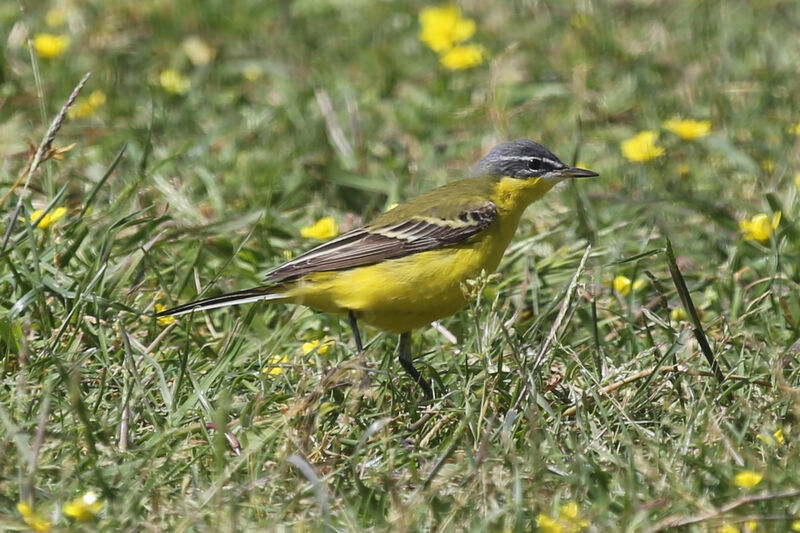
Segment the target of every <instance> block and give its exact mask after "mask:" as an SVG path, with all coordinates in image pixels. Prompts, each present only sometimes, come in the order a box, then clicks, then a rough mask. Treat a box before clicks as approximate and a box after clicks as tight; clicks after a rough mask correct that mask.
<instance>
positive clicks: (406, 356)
mask: <svg viewBox="0 0 800 533" xmlns="http://www.w3.org/2000/svg"><path fill="white" fill-rule="evenodd" d="M400 364H401V365H403V368H404V369H405V370H406V372H408V375H409V376H411V377H412V378H413V379H414V381H415V382H416V383H417V385H419V386H420V388H421V389H422V393H423V394H424V395H425V398H427V399H428V400H431V399H433V391H432V390H431V386H430V384H429V383H428V382H427V381H426V380H425V378H423V377H422V376H421V375H420V374H419V371H418V370H417V369H416V368H414V365H413V364H412V362H411V333H409V332H405V333H401V334H400Z"/></svg>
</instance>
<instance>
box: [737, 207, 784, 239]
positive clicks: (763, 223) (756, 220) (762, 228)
mask: <svg viewBox="0 0 800 533" xmlns="http://www.w3.org/2000/svg"><path fill="white" fill-rule="evenodd" d="M780 222H781V212H780V211H776V212H775V214H774V215H772V220H770V218H769V216H768V215H766V214H764V213H759V214H757V215H755V216H754V217H753V218H751V219H750V220H747V219H744V220H740V221H739V229H740V230H741V231H742V233H743V234H744V235H743V236H744V238H745V239H747V240H749V241H759V242H765V241H768V240H769V237H770V235H772V232H773V231H774V230H776V229H778V224H780Z"/></svg>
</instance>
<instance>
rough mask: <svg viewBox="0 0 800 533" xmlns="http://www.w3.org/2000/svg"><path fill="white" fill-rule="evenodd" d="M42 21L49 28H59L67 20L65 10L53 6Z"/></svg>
mask: <svg viewBox="0 0 800 533" xmlns="http://www.w3.org/2000/svg"><path fill="white" fill-rule="evenodd" d="M44 22H45V24H47V25H48V26H50V27H51V28H60V27H61V26H63V25H64V23H66V22H67V12H66V11H64V10H63V9H59V8H57V7H54V8H53V9H50V10H49V11H48V12H47V14H46V15H45V16H44Z"/></svg>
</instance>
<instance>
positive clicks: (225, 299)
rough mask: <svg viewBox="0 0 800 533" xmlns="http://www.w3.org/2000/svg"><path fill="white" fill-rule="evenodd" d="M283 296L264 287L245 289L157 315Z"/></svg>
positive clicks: (277, 298) (191, 303)
mask: <svg viewBox="0 0 800 533" xmlns="http://www.w3.org/2000/svg"><path fill="white" fill-rule="evenodd" d="M283 297H284V295H283V294H280V293H271V292H266V291H265V290H264V289H245V290H243V291H236V292H231V293H228V294H221V295H219V296H212V297H211V298H204V299H202V300H197V301H195V302H190V303H188V304H183V305H179V306H177V307H173V308H172V309H167V310H166V311H162V312H160V313H158V314H157V315H156V316H181V315H187V314H189V313H193V312H195V311H208V310H210V309H218V308H220V307H228V306H231V305H241V304H248V303H253V302H258V301H261V300H279V299H281V298H283Z"/></svg>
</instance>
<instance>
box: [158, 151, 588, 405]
mask: <svg viewBox="0 0 800 533" xmlns="http://www.w3.org/2000/svg"><path fill="white" fill-rule="evenodd" d="M597 175H598V174H597V173H596V172H592V171H591V170H585V169H582V168H577V167H572V166H569V165H566V164H564V163H562V162H561V160H560V159H558V158H557V157H556V156H555V155H553V154H552V153H551V152H550V151H549V150H548V149H547V148H545V147H544V146H542V145H540V144H537V143H535V142H533V141H529V140H527V139H519V140H515V141H509V142H504V143H501V144H499V145H497V146H495V147H494V149H492V151H491V152H489V154H488V155H487V156H486V157H484V158H483V159H481V161H480V162H479V163H478V164H477V165H476V166H475V168H474V169H473V171H472V175H471V177H469V178H466V179H462V180H459V181H455V182H452V183H449V184H447V185H444V186H442V187H439V188H438V189H434V190H432V191H430V192H428V193H425V194H423V195H421V196H418V197H416V198H414V199H412V200H409V201H408V202H405V203H403V204H400V205H398V206H397V207H395V208H394V209H391V210H390V211H388V212H386V213H384V214H383V215H380V216H379V217H378V218H376V219H375V220H373V221H372V222H371V223H370V224H367V225H366V226H363V227H361V228H358V229H355V230H352V231H350V232H348V233H345V234H344V235H342V236H340V237H338V238H336V239H333V240H331V241H328V242H326V243H324V244H321V245H319V246H317V247H316V248H313V249H312V250H310V251H308V252H306V253H304V254H302V255H300V256H298V257H297V258H295V259H293V260H291V261H289V262H288V263H285V264H283V265H281V266H279V267H277V268H274V269H273V270H271V271H269V272H268V273H267V275H266V277H265V278H264V284H263V285H261V286H259V287H255V288H252V289H244V290H241V291H236V292H231V293H228V294H223V295H221V296H213V297H211V298H204V299H202V300H197V301H194V302H191V303H188V304H184V305H180V306H178V307H175V308H172V309H168V310H166V311H163V312H161V313H159V314H158V316H164V315H182V314H186V313H190V312H192V311H201V310H204V309H214V308H217V307H225V306H229V305H237V304H243V303H249V302H256V301H259V300H271V301H275V302H289V303H296V304H303V305H307V306H309V307H313V308H315V309H319V310H321V311H324V312H327V313H335V314H337V315H343V316H347V317H348V319H349V321H350V326H351V327H352V328H353V335H354V337H355V343H356V348H357V349H358V352H359V353H361V352H362V351H363V346H362V344H361V335H360V333H359V331H358V321H359V320H363V321H364V322H366V323H367V324H371V325H372V326H375V327H376V328H378V329H380V330H383V331H388V332H392V333H399V334H400V349H399V352H400V364H401V365H402V366H403V368H404V369H405V370H406V372H408V374H409V375H410V376H411V377H412V378H413V379H414V381H415V382H416V383H417V384H419V386H420V387H421V388H422V390H423V392H424V394H425V396H426V397H427V398H432V397H433V392H432V390H431V386H430V384H429V383H428V381H427V380H425V379H424V378H423V377H422V376H421V375H420V373H419V371H417V369H416V368H414V365H413V364H412V359H411V333H410V332H411V330H412V329H415V328H419V327H422V326H425V325H427V324H430V323H431V322H433V321H434V320H438V319H440V318H443V317H446V316H449V315H452V314H453V313H455V312H456V311H458V310H459V309H461V308H462V307H464V306H465V305H466V303H467V302H466V298H465V296H464V293H463V291H462V289H461V283H462V282H464V281H466V280H468V279H470V278H472V277H475V276H476V275H478V274H479V273H480V272H481V271H482V270H485V271H486V272H493V271H494V270H495V269H496V268H497V265H498V264H499V263H500V258H501V257H502V255H503V252H505V249H506V247H508V244H509V242H511V238H512V237H513V236H514V232H515V231H516V229H517V225H518V224H519V219H520V217H521V216H522V212H523V211H524V210H525V208H526V207H527V206H528V205H530V204H531V203H532V202H535V201H536V200H538V199H539V198H541V197H542V196H544V194H545V193H546V192H547V191H549V190H550V189H552V188H553V186H554V185H555V184H556V183H558V182H559V181H561V180H563V179H565V178H584V177H592V176H597Z"/></svg>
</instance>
